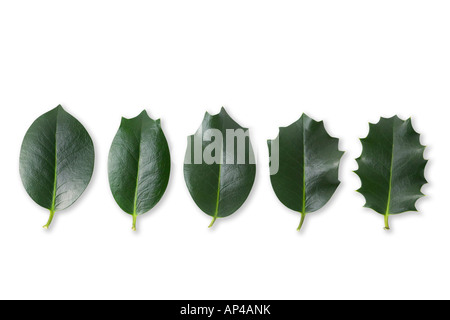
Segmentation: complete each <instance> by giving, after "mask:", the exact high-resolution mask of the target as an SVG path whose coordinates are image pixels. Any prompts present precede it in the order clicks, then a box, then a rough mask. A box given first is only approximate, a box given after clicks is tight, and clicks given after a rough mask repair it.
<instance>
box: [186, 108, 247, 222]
mask: <svg viewBox="0 0 450 320" xmlns="http://www.w3.org/2000/svg"><path fill="white" fill-rule="evenodd" d="M255 173H256V165H255V161H254V154H253V149H252V145H251V143H250V138H249V135H248V129H246V128H242V127H241V126H239V124H237V123H236V122H235V121H234V120H233V119H231V118H230V116H229V115H228V114H227V113H226V111H225V109H224V108H222V110H221V111H220V113H219V114H217V115H214V116H212V115H210V114H209V113H206V114H205V117H204V119H203V122H202V125H201V126H200V128H199V129H198V131H197V132H196V133H195V134H194V135H193V136H190V137H188V147H187V151H186V158H185V164H184V178H185V181H186V185H187V187H188V189H189V192H190V193H191V196H192V198H193V199H194V201H195V203H196V204H197V205H198V206H199V207H200V209H201V210H203V211H204V212H205V213H206V214H208V215H210V216H212V217H213V221H212V222H211V224H210V226H209V227H212V226H213V224H214V222H215V221H216V220H217V218H223V217H227V216H229V215H231V214H233V213H234V212H235V211H236V210H238V209H239V208H240V207H241V206H242V204H243V203H244V202H245V200H246V199H247V197H248V195H249V193H250V191H251V189H252V186H253V182H254V180H255Z"/></svg>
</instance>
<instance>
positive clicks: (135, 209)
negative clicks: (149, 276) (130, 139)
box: [133, 122, 142, 216]
mask: <svg viewBox="0 0 450 320" xmlns="http://www.w3.org/2000/svg"><path fill="white" fill-rule="evenodd" d="M141 141H142V122H141V127H140V130H139V139H138V143H139V151H138V165H137V172H136V187H135V190H134V203H133V216H135V215H136V214H137V200H138V188H139V173H140V167H141Z"/></svg>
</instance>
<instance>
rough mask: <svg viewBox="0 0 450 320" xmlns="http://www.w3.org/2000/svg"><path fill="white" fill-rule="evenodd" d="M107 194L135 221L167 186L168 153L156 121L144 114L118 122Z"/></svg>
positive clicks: (134, 227) (158, 198)
mask: <svg viewBox="0 0 450 320" xmlns="http://www.w3.org/2000/svg"><path fill="white" fill-rule="evenodd" d="M108 175H109V185H110V188H111V192H112V194H113V196H114V199H115V200H116V202H117V204H118V205H119V207H120V208H121V209H122V210H123V211H125V212H126V213H128V214H130V215H132V216H133V227H132V229H133V230H134V231H136V219H137V216H138V215H142V214H144V213H146V212H148V211H149V210H150V209H152V208H153V207H154V206H155V205H156V204H157V203H158V202H159V200H160V199H161V198H162V196H163V194H164V192H165V191H166V188H167V185H168V183H169V175H170V153H169V146H168V144H167V140H166V137H165V136H164V132H163V131H162V129H161V124H160V120H156V121H155V120H153V119H151V118H150V117H149V116H148V114H147V112H146V111H143V112H142V113H141V114H140V115H139V116H137V117H136V118H133V119H125V118H122V123H121V124H120V127H119V130H118V132H117V134H116V136H115V138H114V141H113V143H112V145H111V149H110V152H109V159H108Z"/></svg>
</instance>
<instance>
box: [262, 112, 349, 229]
mask: <svg viewBox="0 0 450 320" xmlns="http://www.w3.org/2000/svg"><path fill="white" fill-rule="evenodd" d="M338 144H339V139H337V138H332V137H330V136H329V135H328V133H327V131H326V130H325V127H324V125H323V121H321V122H317V121H314V120H313V119H311V118H309V117H308V116H307V115H306V114H303V115H302V116H301V118H300V119H299V120H298V121H296V122H294V123H293V124H291V125H290V126H288V127H282V128H280V133H279V135H278V137H277V138H276V139H275V140H269V141H268V146H269V154H270V159H271V176H270V180H271V182H272V187H273V190H274V191H275V194H276V195H277V197H278V199H279V200H280V201H281V202H282V203H283V204H284V205H285V206H286V207H288V208H289V209H292V210H294V211H297V212H300V214H301V221H300V225H299V227H298V229H297V230H300V229H301V227H302V225H303V222H304V220H305V217H306V214H307V213H310V212H314V211H317V210H319V209H320V208H322V207H323V206H324V205H325V204H326V203H327V202H328V200H330V198H331V196H332V195H333V194H334V192H335V191H336V188H337V187H338V186H339V183H340V182H339V179H338V171H339V161H340V159H341V157H342V155H343V153H344V152H342V151H339V148H338Z"/></svg>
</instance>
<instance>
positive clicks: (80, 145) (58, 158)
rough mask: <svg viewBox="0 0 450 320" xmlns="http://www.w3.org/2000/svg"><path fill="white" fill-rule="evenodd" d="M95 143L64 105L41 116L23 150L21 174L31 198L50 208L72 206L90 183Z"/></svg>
mask: <svg viewBox="0 0 450 320" xmlns="http://www.w3.org/2000/svg"><path fill="white" fill-rule="evenodd" d="M94 159H95V155H94V145H93V143H92V139H91V137H90V136H89V134H88V132H87V131H86V129H85V128H84V127H83V125H82V124H81V123H80V122H79V121H78V120H77V119H75V118H74V117H73V116H71V115H70V114H69V113H67V112H66V111H64V109H63V108H62V107H61V106H58V107H56V108H55V109H53V110H51V111H49V112H47V113H45V114H44V115H42V116H40V117H39V118H38V119H37V120H36V121H35V122H34V123H33V124H32V125H31V127H30V128H29V129H28V132H27V133H26V135H25V138H24V140H23V143H22V149H21V152H20V176H21V178H22V182H23V185H24V187H25V189H26V191H27V192H28V194H29V195H30V197H31V198H32V199H33V200H34V201H35V202H36V203H37V204H39V205H40V206H42V207H44V208H46V209H48V210H50V218H49V220H48V222H47V224H46V225H45V226H44V228H46V229H47V228H48V227H49V226H50V224H51V222H52V220H53V217H54V214H55V212H56V211H61V210H63V209H66V208H67V207H69V206H71V205H72V204H73V203H74V202H75V201H76V200H77V199H78V198H79V197H80V196H81V194H82V193H83V192H84V190H85V189H86V187H87V186H88V184H89V182H90V180H91V177H92V173H93V170H94Z"/></svg>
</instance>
